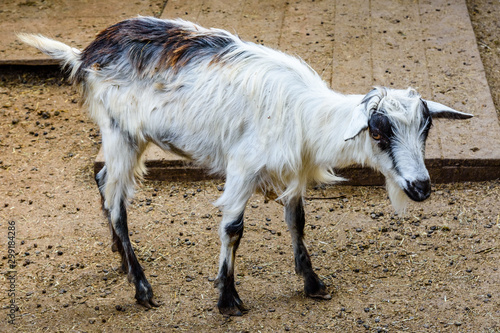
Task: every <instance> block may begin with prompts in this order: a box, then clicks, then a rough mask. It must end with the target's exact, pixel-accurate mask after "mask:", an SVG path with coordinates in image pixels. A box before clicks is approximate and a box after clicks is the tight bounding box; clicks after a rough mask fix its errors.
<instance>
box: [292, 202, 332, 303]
mask: <svg viewBox="0 0 500 333" xmlns="http://www.w3.org/2000/svg"><path fill="white" fill-rule="evenodd" d="M285 220H286V223H287V225H288V229H289V230H290V234H291V236H292V243H293V253H294V257H295V272H296V273H297V274H300V275H302V276H303V277H304V291H305V293H306V295H307V296H309V297H313V298H321V299H331V298H332V296H331V295H330V294H329V293H328V290H327V289H326V286H325V284H324V283H323V282H322V281H321V280H320V278H319V277H318V275H317V274H316V273H315V272H314V270H313V268H312V264H311V258H310V257H309V253H308V252H307V248H306V246H305V244H304V225H305V214H304V206H303V203H302V198H301V197H298V198H293V199H291V200H290V202H289V203H288V204H286V205H285Z"/></svg>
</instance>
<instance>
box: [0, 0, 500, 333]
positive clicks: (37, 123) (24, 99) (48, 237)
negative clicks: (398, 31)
mask: <svg viewBox="0 0 500 333" xmlns="http://www.w3.org/2000/svg"><path fill="white" fill-rule="evenodd" d="M469 9H470V11H471V16H472V18H473V20H474V27H475V29H476V34H477V36H478V43H479V46H480V49H481V52H482V57H483V60H484V64H485V68H486V71H487V74H488V80H489V83H490V87H491V88H492V91H494V98H495V102H496V105H497V110H498V106H499V105H500V103H499V102H500V101H499V95H498V91H500V75H499V72H498V62H499V54H500V46H499V44H498V36H499V35H498V20H496V19H495V18H498V17H500V5H499V4H498V2H494V3H493V2H491V3H486V2H485V1H469ZM78 100H79V96H78V94H77V92H76V90H75V89H74V88H72V87H71V86H70V85H68V84H67V83H66V81H65V79H64V76H63V75H61V74H59V72H58V70H57V69H55V68H48V69H46V70H43V71H39V72H36V73H34V72H27V71H25V70H22V69H18V68H10V69H9V71H2V72H1V73H0V128H1V129H2V130H1V132H0V151H1V155H0V193H1V195H0V216H1V220H0V230H1V232H0V235H1V237H2V241H1V243H0V244H1V245H0V248H1V253H0V254H1V256H2V257H1V259H0V273H1V275H0V276H1V278H2V280H7V278H8V277H10V276H12V273H9V256H8V250H7V244H8V236H9V235H8V230H9V227H10V229H11V230H12V229H15V239H13V240H15V260H16V263H17V267H16V270H15V272H16V274H15V303H16V304H15V305H16V312H15V315H16V324H15V326H14V327H15V328H16V329H17V330H18V331H20V332H36V331H48V332H54V331H91V332H94V331H106V332H108V331H109V332H113V331H124V332H128V331H138V330H143V331H151V330H152V331H194V330H200V331H209V330H219V331H299V332H300V331H308V332H312V331H326V330H327V329H330V330H334V331H341V330H344V331H348V332H352V331H374V332H377V331H381V332H385V331H391V332H396V331H410V332H421V331H425V332H434V331H461V332H462V331H463V332H499V331H500V319H499V318H500V272H499V271H498V268H499V262H500V247H499V239H500V220H499V219H500V211H499V210H500V209H499V202H500V181H491V182H484V183H461V184H450V185H435V186H433V195H432V197H431V199H430V200H429V201H427V202H425V203H423V204H420V205H416V204H415V205H412V206H411V209H410V210H409V213H408V214H407V216H406V217H399V216H397V215H395V214H394V213H393V210H392V208H391V207H390V204H389V201H388V199H387V197H386V193H385V190H384V189H383V188H378V187H347V186H338V187H327V188H316V189H311V190H310V191H309V192H308V196H307V200H306V212H307V214H308V215H307V218H308V223H307V225H306V231H307V243H308V247H309V250H310V253H311V255H312V260H313V265H314V266H315V267H316V269H317V272H318V274H319V275H320V276H321V277H322V278H323V279H324V281H325V282H326V284H327V285H328V288H329V289H330V290H331V292H332V296H333V298H332V300H330V301H318V300H312V299H308V298H305V296H304V292H303V290H302V281H301V279H300V278H299V277H298V276H296V275H295V273H294V268H293V254H292V249H291V243H290V238H289V235H288V232H287V229H286V225H285V223H284V221H283V216H282V207H281V206H280V205H278V204H276V203H274V202H268V203H266V202H264V199H263V197H261V196H259V195H255V196H254V197H252V199H251V201H250V203H249V205H248V208H247V211H246V222H245V223H246V224H245V234H244V237H243V240H242V244H241V246H240V250H239V252H238V255H237V263H236V272H237V277H236V281H237V288H238V290H239V292H240V295H241V297H242V299H243V300H244V301H245V302H246V304H247V305H248V306H249V308H250V312H249V313H248V314H246V315H244V316H243V317H235V318H234V317H233V318H224V317H223V316H221V315H220V314H219V313H218V311H217V308H216V301H217V291H216V290H215V289H214V288H213V279H214V277H215V275H216V273H217V261H218V253H219V241H218V235H217V225H218V221H219V220H220V213H219V211H218V210H217V209H215V208H214V207H213V206H212V205H211V203H212V202H213V201H214V200H215V199H216V198H217V196H218V195H220V190H219V189H220V188H221V185H222V182H220V181H207V182H196V183H162V182H151V181H146V182H144V184H143V185H142V186H141V187H140V188H139V189H138V191H137V195H136V198H135V199H134V200H133V202H132V204H131V205H130V209H129V221H130V222H129V228H130V234H131V239H132V242H133V245H134V247H135V249H136V253H137V254H138V256H139V259H140V261H141V263H142V265H143V266H144V268H145V272H146V275H147V276H148V279H149V281H150V282H151V284H152V286H153V288H154V291H155V294H156V297H157V299H158V300H159V301H160V302H161V303H162V306H161V307H159V308H157V309H153V310H149V311H145V310H144V308H142V307H141V306H139V305H137V304H136V303H135V299H134V298H133V295H134V289H133V286H132V285H130V284H129V283H128V282H127V280H126V277H125V276H124V275H122V274H120V273H119V272H118V271H117V267H118V264H119V258H118V254H116V253H112V252H111V249H110V236H109V230H108V227H107V222H106V221H105V219H104V218H103V216H102V213H101V212H100V210H99V207H100V198H99V195H98V192H97V189H96V187H95V183H94V180H93V172H92V166H93V160H94V158H95V156H96V155H97V152H98V149H99V144H100V142H99V141H100V136H99V131H98V128H97V127H96V126H95V125H94V124H93V123H91V122H90V121H89V120H88V117H87V115H86V113H85V110H82V109H81V108H80V107H79V105H78ZM7 282H12V281H7ZM2 286H3V287H2V292H1V294H0V302H1V305H2V312H1V317H2V318H0V331H5V330H6V329H12V327H13V326H12V325H10V324H9V323H8V320H9V317H8V314H9V313H10V309H9V302H10V300H11V297H10V296H8V288H9V286H10V284H9V283H5V284H3V283H2ZM5 286H7V287H5Z"/></svg>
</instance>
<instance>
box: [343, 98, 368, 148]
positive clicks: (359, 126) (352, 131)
mask: <svg viewBox="0 0 500 333" xmlns="http://www.w3.org/2000/svg"><path fill="white" fill-rule="evenodd" d="M367 113H368V112H367V111H366V104H365V103H361V104H359V105H358V106H356V108H355V109H354V110H353V112H352V115H351V117H352V118H351V121H350V123H349V127H347V129H346V131H345V132H344V141H347V140H352V139H354V138H355V137H356V136H357V135H358V134H359V133H361V132H362V131H364V130H365V129H367V128H368V115H367Z"/></svg>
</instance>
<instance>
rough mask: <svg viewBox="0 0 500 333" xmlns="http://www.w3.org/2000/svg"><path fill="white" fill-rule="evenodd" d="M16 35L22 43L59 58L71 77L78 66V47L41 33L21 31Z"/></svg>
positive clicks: (79, 61) (79, 60) (79, 59)
mask: <svg viewBox="0 0 500 333" xmlns="http://www.w3.org/2000/svg"><path fill="white" fill-rule="evenodd" d="M17 37H19V39H20V40H21V41H23V42H24V43H26V44H28V45H31V46H33V47H36V48H37V49H39V50H40V51H42V52H43V53H45V54H47V55H49V56H50V57H52V58H54V59H57V60H59V61H60V62H61V65H62V66H63V67H65V68H68V69H69V70H70V73H71V78H72V79H73V77H74V76H75V74H76V72H77V71H78V69H79V68H80V65H81V58H80V55H81V51H80V50H78V49H75V48H72V47H71V46H69V45H66V44H64V43H61V42H58V41H56V40H53V39H50V38H47V37H45V36H42V35H33V34H24V33H21V34H18V35H17Z"/></svg>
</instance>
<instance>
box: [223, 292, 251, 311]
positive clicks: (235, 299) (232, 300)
mask: <svg viewBox="0 0 500 333" xmlns="http://www.w3.org/2000/svg"><path fill="white" fill-rule="evenodd" d="M217 307H218V308H219V312H220V313H221V314H222V315H224V316H241V315H243V314H244V313H246V312H248V308H247V307H246V306H245V305H244V304H243V302H242V301H241V299H240V297H239V296H238V295H237V294H236V295H226V296H225V297H224V296H222V297H221V298H220V299H219V302H218V303H217Z"/></svg>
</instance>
